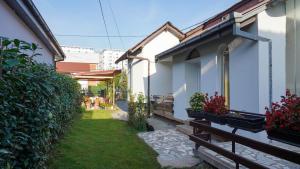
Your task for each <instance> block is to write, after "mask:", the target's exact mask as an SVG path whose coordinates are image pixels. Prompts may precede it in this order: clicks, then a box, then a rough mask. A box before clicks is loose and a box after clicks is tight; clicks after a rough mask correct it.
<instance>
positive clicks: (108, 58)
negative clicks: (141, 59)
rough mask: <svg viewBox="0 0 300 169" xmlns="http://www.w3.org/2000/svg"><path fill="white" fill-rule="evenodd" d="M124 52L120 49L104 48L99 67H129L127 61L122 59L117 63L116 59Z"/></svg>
mask: <svg viewBox="0 0 300 169" xmlns="http://www.w3.org/2000/svg"><path fill="white" fill-rule="evenodd" d="M123 54H124V51H121V50H118V49H104V50H103V51H101V52H100V57H99V69H100V70H115V69H119V70H121V69H125V68H127V61H126V60H124V61H121V62H119V63H118V64H115V61H116V60H117V59H118V58H119V57H120V56H122V55H123Z"/></svg>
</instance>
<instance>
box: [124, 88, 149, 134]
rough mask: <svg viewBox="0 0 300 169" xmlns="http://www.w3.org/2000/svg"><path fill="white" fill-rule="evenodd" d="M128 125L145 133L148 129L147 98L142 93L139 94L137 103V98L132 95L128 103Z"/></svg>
mask: <svg viewBox="0 0 300 169" xmlns="http://www.w3.org/2000/svg"><path fill="white" fill-rule="evenodd" d="M128 124H129V125H131V126H133V127H134V128H135V129H137V130H139V131H145V130H146V129H147V114H146V112H145V96H144V95H143V94H141V93H139V94H138V96H137V101H136V102H135V97H134V96H133V95H130V101H129V103H128Z"/></svg>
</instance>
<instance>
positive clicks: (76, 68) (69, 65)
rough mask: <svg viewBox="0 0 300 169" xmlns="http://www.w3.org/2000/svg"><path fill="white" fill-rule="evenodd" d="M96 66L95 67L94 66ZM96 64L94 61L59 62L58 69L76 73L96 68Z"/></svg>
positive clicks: (62, 71)
mask: <svg viewBox="0 0 300 169" xmlns="http://www.w3.org/2000/svg"><path fill="white" fill-rule="evenodd" d="M93 67H94V68H93ZM95 67H96V64H93V63H78V62H57V63H56V71H57V72H60V73H69V74H70V73H76V72H85V71H87V72H90V71H92V70H94V69H95Z"/></svg>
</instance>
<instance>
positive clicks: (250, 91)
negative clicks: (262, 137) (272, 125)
mask: <svg viewBox="0 0 300 169" xmlns="http://www.w3.org/2000/svg"><path fill="white" fill-rule="evenodd" d="M299 19H300V1H294V0H286V1H281V0H248V1H246V0H244V1H240V2H238V3H237V4H235V5H233V6H232V7H231V8H229V9H227V10H225V11H224V12H221V13H220V14H218V15H217V16H215V17H213V18H211V19H209V20H208V21H206V22H204V23H203V24H201V25H199V26H198V27H196V28H195V29H192V30H190V31H189V32H187V33H186V37H185V39H183V40H182V42H181V43H180V44H178V45H176V46H174V47H172V48H171V49H169V50H166V51H164V52H162V53H160V54H158V55H156V61H157V62H158V63H165V64H171V72H172V73H171V74H172V75H171V79H172V83H171V84H169V86H168V88H170V89H171V90H172V91H171V92H172V93H173V96H174V116H175V117H176V118H179V119H184V120H186V119H187V118H188V117H187V114H186V111H185V108H187V107H189V98H190V97H191V95H192V94H193V93H194V92H197V91H201V92H204V93H208V94H209V95H213V94H214V92H215V91H217V92H219V94H222V95H223V96H225V98H226V102H227V103H228V106H229V108H230V109H235V110H244V111H248V112H255V113H261V114H264V113H265V110H264V108H265V107H266V106H269V105H270V103H271V102H275V101H279V100H280V99H281V98H280V96H282V95H284V94H285V90H286V89H291V90H292V91H293V92H295V93H297V94H300V80H299V79H300V78H299V76H300V67H299V66H298V67H297V66H296V65H297V64H299V63H300V48H299V42H298V41H299V40H300V31H299V30H300V27H299V26H300V22H299ZM157 74H160V72H157ZM160 85H161V86H163V85H166V84H164V83H160Z"/></svg>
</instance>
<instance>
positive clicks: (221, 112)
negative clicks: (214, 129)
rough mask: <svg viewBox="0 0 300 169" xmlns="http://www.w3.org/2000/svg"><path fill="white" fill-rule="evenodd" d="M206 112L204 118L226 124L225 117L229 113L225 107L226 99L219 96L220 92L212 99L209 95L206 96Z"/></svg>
mask: <svg viewBox="0 0 300 169" xmlns="http://www.w3.org/2000/svg"><path fill="white" fill-rule="evenodd" d="M204 112H205V113H204V116H205V118H206V119H207V120H209V121H212V122H215V123H219V124H225V123H226V118H225V115H226V114H227V113H228V109H227V108H226V105H225V97H223V96H219V95H218V92H215V95H214V96H211V97H208V94H206V96H205V101H204Z"/></svg>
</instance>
